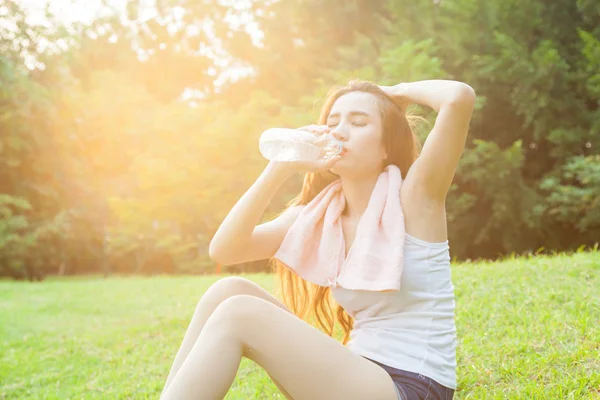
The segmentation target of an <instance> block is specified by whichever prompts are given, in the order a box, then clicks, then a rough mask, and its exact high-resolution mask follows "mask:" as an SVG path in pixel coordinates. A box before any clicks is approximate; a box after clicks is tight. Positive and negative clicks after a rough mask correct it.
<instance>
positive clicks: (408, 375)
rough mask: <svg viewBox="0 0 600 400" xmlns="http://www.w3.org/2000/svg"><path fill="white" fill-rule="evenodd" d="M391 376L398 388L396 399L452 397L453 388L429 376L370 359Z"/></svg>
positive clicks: (427, 399) (422, 399)
mask: <svg viewBox="0 0 600 400" xmlns="http://www.w3.org/2000/svg"><path fill="white" fill-rule="evenodd" d="M361 357H363V358H366V359H367V360H369V361H372V362H374V363H375V364H377V365H379V366H380V367H382V368H383V369H385V370H386V372H387V373H388V374H390V376H391V377H392V380H393V381H394V383H395V384H396V389H398V400H451V399H452V398H453V397H454V389H450V388H448V387H446V386H444V385H442V384H440V383H438V382H436V381H434V380H433V379H431V378H428V377H426V376H423V375H421V374H418V373H416V372H409V371H404V370H401V369H396V368H392V367H388V366H387V365H385V364H382V363H380V362H378V361H375V360H371V359H370V358H367V357H364V356H361Z"/></svg>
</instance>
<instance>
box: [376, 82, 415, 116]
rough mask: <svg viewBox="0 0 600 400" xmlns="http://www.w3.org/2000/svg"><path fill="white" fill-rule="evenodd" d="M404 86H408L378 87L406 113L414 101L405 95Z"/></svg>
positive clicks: (402, 84)
mask: <svg viewBox="0 0 600 400" xmlns="http://www.w3.org/2000/svg"><path fill="white" fill-rule="evenodd" d="M404 85H406V84H405V83H399V84H397V85H394V86H383V85H378V86H379V87H380V88H381V90H383V92H384V93H385V94H387V95H388V96H389V97H390V98H391V99H392V101H393V102H394V103H395V104H397V105H398V106H399V107H400V108H402V109H403V110H404V111H406V109H407V108H408V106H409V105H410V104H411V103H412V101H411V100H410V99H409V98H408V97H406V96H405V95H404V93H403V92H404V91H403V88H404Z"/></svg>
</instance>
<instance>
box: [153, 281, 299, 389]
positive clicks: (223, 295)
mask: <svg viewBox="0 0 600 400" xmlns="http://www.w3.org/2000/svg"><path fill="white" fill-rule="evenodd" d="M240 294H247V295H251V296H256V297H259V298H262V299H264V300H267V301H269V302H271V303H273V304H275V305H277V306H279V307H280V308H282V309H284V310H286V311H287V312H289V313H291V311H290V310H289V309H288V308H287V307H286V306H285V305H284V304H283V303H281V302H280V301H279V300H278V299H277V298H276V297H274V296H273V295H271V294H270V293H269V292H267V291H266V290H264V289H262V288H261V287H260V286H259V285H257V284H256V283H254V282H252V281H250V280H248V279H244V278H240V277H227V278H223V279H220V280H218V281H217V282H215V283H214V284H213V285H212V286H211V287H210V288H209V289H208V290H207V291H206V293H204V295H202V298H201V299H200V301H199V302H198V305H197V306H196V310H195V312H194V316H193V317H192V320H191V322H190V324H189V326H188V329H187V331H186V333H185V336H184V337H183V342H182V343H181V346H180V347H179V350H178V351H177V355H176V356H175V360H174V361H173V365H172V366H171V370H170V372H169V376H168V377H167V381H166V383H165V386H164V388H163V390H162V393H161V395H160V398H161V399H163V396H164V394H165V392H166V390H167V388H168V387H169V385H170V384H171V382H172V381H173V378H175V375H176V374H177V372H178V371H179V369H180V368H181V365H182V364H183V363H184V361H185V360H186V358H187V356H188V354H190V351H191V350H192V347H193V346H194V344H195V343H196V341H197V339H198V337H199V336H200V333H201V332H202V328H203V327H204V325H205V324H206V321H207V320H208V319H209V317H210V316H211V315H212V313H213V312H214V311H215V309H216V308H217V307H218V306H219V304H221V303H222V302H223V301H224V300H226V299H228V298H230V297H232V296H235V295H240ZM271 379H272V380H273V382H274V383H275V385H276V386H277V388H278V389H279V390H280V391H281V392H282V393H283V394H284V396H286V398H287V399H292V397H291V396H290V395H289V394H288V393H287V392H286V391H285V389H284V388H283V387H282V386H281V385H280V384H279V382H277V381H276V380H275V379H273V377H271Z"/></svg>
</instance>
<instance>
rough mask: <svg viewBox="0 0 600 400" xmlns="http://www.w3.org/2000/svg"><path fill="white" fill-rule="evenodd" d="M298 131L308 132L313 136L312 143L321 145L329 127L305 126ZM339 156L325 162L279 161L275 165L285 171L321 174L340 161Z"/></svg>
mask: <svg viewBox="0 0 600 400" xmlns="http://www.w3.org/2000/svg"><path fill="white" fill-rule="evenodd" d="M297 129H298V130H301V131H305V132H310V133H312V134H314V135H315V141H314V142H313V143H314V144H316V145H319V144H323V143H324V142H325V141H326V140H327V139H326V138H325V135H326V134H328V133H329V127H328V126H327V125H307V126H303V127H301V128H297ZM341 158H342V157H341V156H340V155H337V156H335V157H332V158H331V159H329V160H327V161H316V162H303V161H280V162H277V164H281V165H280V166H278V167H279V168H282V169H286V170H289V171H292V172H312V173H316V172H323V171H327V170H329V169H330V168H333V166H334V165H335V164H336V163H337V162H338V161H339V160H340V159H341Z"/></svg>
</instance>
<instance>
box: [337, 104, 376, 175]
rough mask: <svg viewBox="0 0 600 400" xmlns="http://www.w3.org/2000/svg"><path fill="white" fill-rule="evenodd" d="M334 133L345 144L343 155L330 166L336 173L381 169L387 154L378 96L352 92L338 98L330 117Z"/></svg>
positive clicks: (343, 173) (362, 172)
mask: <svg viewBox="0 0 600 400" xmlns="http://www.w3.org/2000/svg"><path fill="white" fill-rule="evenodd" d="M327 125H328V126H329V129H330V131H331V133H332V134H333V135H334V136H335V137H336V138H337V139H338V140H339V141H341V142H342V143H343V144H344V146H343V147H344V150H343V153H342V158H341V159H340V160H339V161H338V162H337V163H336V164H335V165H334V166H333V168H331V172H333V173H334V174H337V175H340V176H342V175H346V176H358V175H365V174H373V173H379V172H381V170H382V169H383V160H384V159H385V158H386V153H385V148H384V146H383V141H382V131H383V130H382V119H381V113H380V110H379V101H378V99H377V98H376V97H375V96H373V95H372V94H370V93H365V92H350V93H346V94H344V95H342V96H341V97H340V98H338V99H337V100H336V101H335V103H334V104H333V107H332V108H331V112H330V113H329V116H328V117H327Z"/></svg>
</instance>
